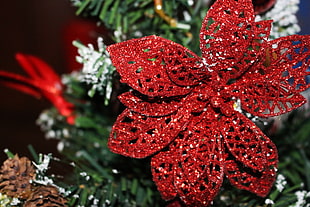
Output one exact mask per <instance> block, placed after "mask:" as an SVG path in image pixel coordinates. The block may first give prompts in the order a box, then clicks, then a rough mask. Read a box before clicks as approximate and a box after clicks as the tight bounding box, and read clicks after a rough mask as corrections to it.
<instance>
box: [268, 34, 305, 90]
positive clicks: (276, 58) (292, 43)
mask: <svg viewBox="0 0 310 207" xmlns="http://www.w3.org/2000/svg"><path fill="white" fill-rule="evenodd" d="M268 50H269V51H268ZM266 53H269V57H270V66H267V67H265V68H263V69H264V72H265V73H266V75H265V78H266V80H274V81H279V82H281V83H283V84H285V85H287V86H289V87H293V88H294V89H295V90H294V91H291V92H301V91H304V90H305V89H307V88H309V82H307V78H309V77H310V76H309V75H310V70H309V65H310V61H309V59H310V35H303V36H302V35H292V36H287V37H281V38H279V39H276V40H273V41H270V42H269V48H268V49H267V50H266Z"/></svg>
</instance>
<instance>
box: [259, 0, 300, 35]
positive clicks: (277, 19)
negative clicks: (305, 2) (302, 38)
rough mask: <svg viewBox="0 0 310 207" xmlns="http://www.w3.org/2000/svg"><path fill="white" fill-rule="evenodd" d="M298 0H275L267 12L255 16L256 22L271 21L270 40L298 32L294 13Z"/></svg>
mask: <svg viewBox="0 0 310 207" xmlns="http://www.w3.org/2000/svg"><path fill="white" fill-rule="evenodd" d="M299 2H300V0H277V2H276V3H275V5H274V6H273V8H272V9H271V10H269V11H268V12H266V13H264V14H262V15H257V16H256V21H260V20H267V19H272V20H273V26H272V29H271V33H270V39H276V38H279V37H283V36H288V35H292V34H296V33H298V32H299V31H300V27H299V25H298V20H297V17H296V13H297V11H298V9H299Z"/></svg>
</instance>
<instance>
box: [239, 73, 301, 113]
mask: <svg viewBox="0 0 310 207" xmlns="http://www.w3.org/2000/svg"><path fill="white" fill-rule="evenodd" d="M238 88H240V89H238V93H237V94H236V97H239V98H240V100H241V103H242V105H241V106H242V109H244V110H245V111H247V112H249V113H251V114H253V115H255V116H260V117H271V116H277V115H281V114H284V113H287V112H290V111H292V110H293V109H296V108H298V107H299V106H301V105H302V104H304V103H305V102H306V99H305V98H304V97H303V96H302V95H300V94H299V93H292V92H294V91H295V90H294V89H293V87H291V86H289V85H284V84H283V83H279V82H277V81H274V82H266V80H265V79H264V80H257V79H256V80H252V81H248V82H247V83H246V84H244V85H242V86H238Z"/></svg>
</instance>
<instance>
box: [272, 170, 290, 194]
mask: <svg viewBox="0 0 310 207" xmlns="http://www.w3.org/2000/svg"><path fill="white" fill-rule="evenodd" d="M286 184H287V181H286V180H285V177H284V176H283V175H282V174H278V176H277V180H276V184H275V186H276V188H277V190H278V191H279V192H282V191H283V189H284V188H285V185H286Z"/></svg>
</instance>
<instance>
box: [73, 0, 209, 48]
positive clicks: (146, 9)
mask: <svg viewBox="0 0 310 207" xmlns="http://www.w3.org/2000/svg"><path fill="white" fill-rule="evenodd" d="M71 1H72V2H75V4H74V5H75V6H76V7H77V11H76V14H77V15H83V16H88V17H89V16H91V17H94V18H96V19H97V20H98V21H100V22H102V23H103V25H104V26H105V27H107V28H108V29H109V30H110V31H111V33H112V34H113V35H112V36H111V38H112V39H114V41H115V42H120V41H124V40H128V39H132V38H138V37H141V36H147V35H154V34H155V35H160V36H162V37H165V38H167V39H170V40H172V41H175V42H177V43H180V44H182V45H184V46H186V47H188V48H190V49H193V50H194V51H195V52H197V53H199V38H197V37H198V36H199V30H200V26H201V21H202V19H203V17H204V16H205V14H206V11H207V7H206V5H205V4H204V3H203V1H202V0H198V1H195V4H194V5H190V4H189V2H190V1H188V0H172V1H171V0H170V1H163V10H164V12H165V13H166V14H167V15H168V16H170V17H172V18H174V19H176V20H177V26H176V27H175V26H171V25H169V24H168V23H167V22H165V21H164V20H163V19H162V18H161V17H160V16H159V15H157V14H156V12H155V9H154V2H153V0H126V1H121V0H81V1H74V0H71Z"/></svg>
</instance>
